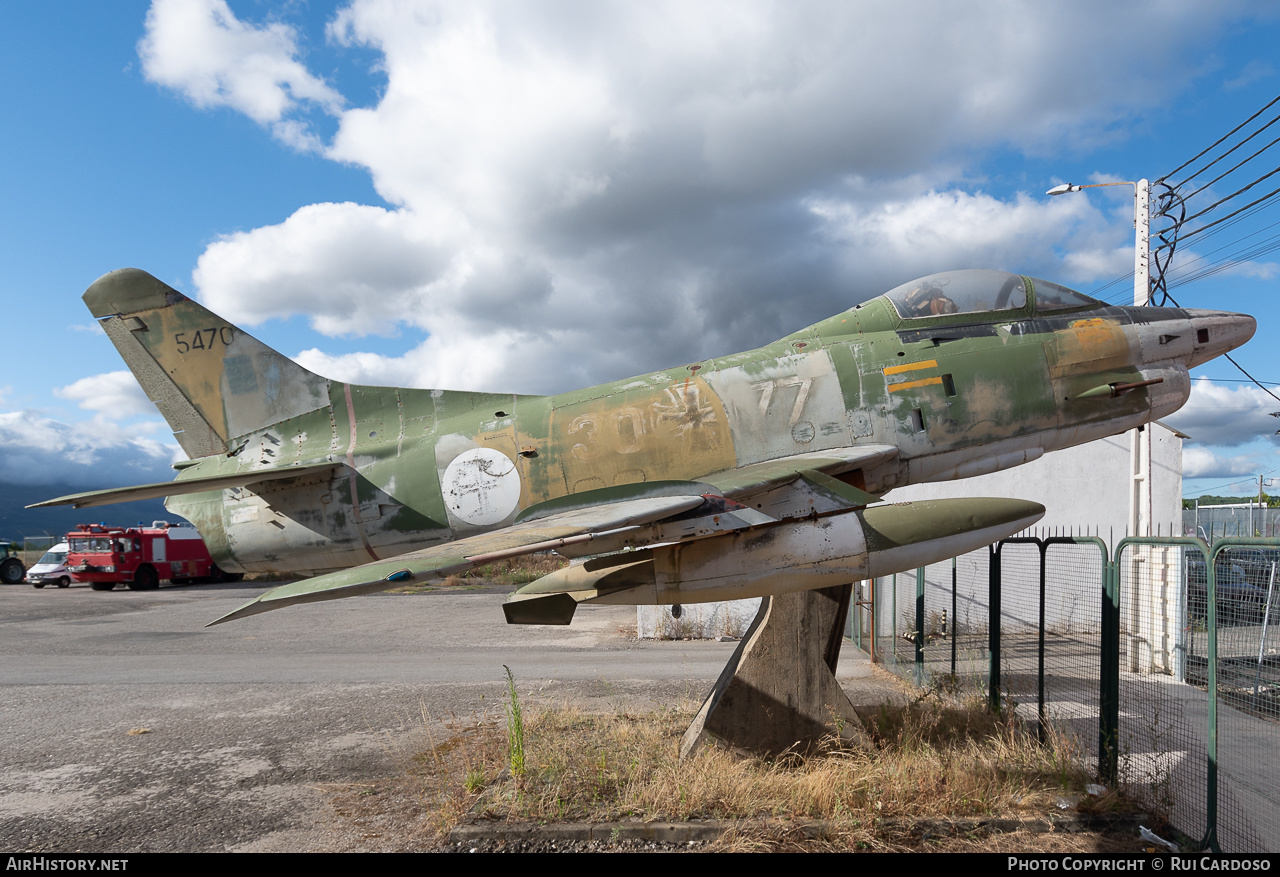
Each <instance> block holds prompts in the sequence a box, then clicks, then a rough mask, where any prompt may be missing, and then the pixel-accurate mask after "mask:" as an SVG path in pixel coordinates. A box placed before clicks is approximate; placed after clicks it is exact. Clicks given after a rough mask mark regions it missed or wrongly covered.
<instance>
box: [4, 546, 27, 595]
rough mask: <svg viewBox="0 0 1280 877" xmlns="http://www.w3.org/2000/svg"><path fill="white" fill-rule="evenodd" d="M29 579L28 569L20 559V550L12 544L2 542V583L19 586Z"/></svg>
mask: <svg viewBox="0 0 1280 877" xmlns="http://www.w3.org/2000/svg"><path fill="white" fill-rule="evenodd" d="M26 577H27V568H26V567H25V566H23V565H22V558H20V557H18V549H17V548H16V547H14V544H13V543H12V542H0V583H2V584H6V585H16V584H19V583H20V582H21V581H22V580H23V579H25V578H26Z"/></svg>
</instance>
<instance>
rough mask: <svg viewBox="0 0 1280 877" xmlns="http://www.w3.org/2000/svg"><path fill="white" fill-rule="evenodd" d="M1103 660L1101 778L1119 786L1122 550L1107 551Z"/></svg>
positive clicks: (1104, 564)
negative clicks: (1109, 557) (1110, 554)
mask: <svg viewBox="0 0 1280 877" xmlns="http://www.w3.org/2000/svg"><path fill="white" fill-rule="evenodd" d="M1103 557H1104V563H1103V587H1102V649H1101V655H1100V656H1099V657H1100V659H1101V661H1102V679H1101V688H1100V690H1099V692H1098V713H1099V716H1098V778H1099V779H1101V780H1102V782H1103V783H1104V784H1106V785H1108V786H1111V787H1113V788H1114V787H1115V786H1116V784H1117V783H1118V781H1119V777H1120V770H1119V757H1120V551H1119V550H1118V549H1117V551H1116V554H1115V559H1114V560H1106V559H1105V558H1106V554H1105V552H1104V553H1103Z"/></svg>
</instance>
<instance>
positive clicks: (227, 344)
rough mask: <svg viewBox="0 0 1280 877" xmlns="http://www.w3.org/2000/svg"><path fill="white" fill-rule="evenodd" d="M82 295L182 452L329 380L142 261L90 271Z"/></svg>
mask: <svg viewBox="0 0 1280 877" xmlns="http://www.w3.org/2000/svg"><path fill="white" fill-rule="evenodd" d="M84 302H85V304H86V305H88V306H89V310H90V311H91V312H92V313H93V315H94V316H95V317H96V318H97V319H98V321H99V322H100V323H101V324H102V328H103V329H104V330H105V331H106V333H107V337H108V338H110V339H111V341H112V343H114V344H115V346H116V349H117V350H119V351H120V355H121V356H122V357H123V358H124V361H125V363H126V364H127V365H128V366H129V370H130V371H132V372H133V375H134V377H135V378H137V379H138V383H139V384H141V385H142V389H143V391H144V392H146V394H147V396H148V398H150V399H151V401H152V402H153V403H155V406H156V407H157V408H158V409H160V413H161V414H162V415H164V419H165V420H166V421H168V423H169V426H170V428H172V429H173V434H174V437H175V438H176V439H177V440H178V443H179V444H180V445H182V449H183V450H184V451H186V452H187V455H188V456H190V457H193V458H194V457H204V456H208V455H210V454H220V453H226V452H227V451H228V450H229V448H230V440H231V439H233V438H235V437H237V436H241V435H245V434H246V433H249V432H252V431H254V430H256V429H260V428H262V427H264V426H268V425H270V424H272V423H276V422H278V421H281V420H286V419H288V418H290V417H296V416H298V415H300V414H305V413H306V412H308V411H314V410H315V409H317V408H323V407H325V406H327V405H328V404H329V382H328V380H327V379H326V378H323V377H321V376H319V375H316V374H312V373H311V372H309V371H307V370H306V369H304V368H303V367H302V366H300V365H298V364H297V363H295V362H294V361H293V360H291V359H289V358H288V357H286V356H283V355H281V354H279V353H277V352H276V351H274V350H272V349H271V348H270V347H267V346H266V345H265V344H263V343H262V342H261V341H258V340H257V339H256V338H254V337H253V336H251V335H249V334H247V333H245V332H242V331H241V330H240V329H238V328H236V327H235V326H233V325H231V324H230V323H228V322H227V321H226V320H224V319H222V318H221V317H219V316H217V315H216V314H214V313H212V312H210V311H208V310H206V309H205V308H203V307H201V306H200V305H198V304H196V303H195V302H194V301H192V300H191V299H189V298H187V297H186V296H185V295H183V294H182V293H180V292H178V291H177V290H175V289H173V288H172V287H170V286H168V285H166V284H165V283H162V282H161V281H159V280H157V279H156V278H154V277H152V276H151V275H150V274H148V273H146V272H145V271H139V270H138V269H136V268H123V269H121V270H119V271H112V272H111V273H110V274H106V275H103V276H102V277H100V278H98V279H97V280H96V281H94V283H93V285H92V286H90V287H89V288H88V289H87V290H86V291H85V294H84Z"/></svg>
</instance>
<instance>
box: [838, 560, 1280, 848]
mask: <svg viewBox="0 0 1280 877" xmlns="http://www.w3.org/2000/svg"><path fill="white" fill-rule="evenodd" d="M1146 541H1149V542H1151V543H1158V544H1138V543H1135V542H1130V541H1128V540H1126V542H1125V543H1123V544H1122V547H1121V549H1120V551H1119V554H1118V556H1116V558H1115V560H1114V562H1113V563H1112V564H1108V563H1107V552H1105V551H1104V550H1103V549H1102V546H1101V544H1100V543H1097V542H1096V540H1095V542H1093V543H1089V542H1087V541H1086V542H1081V543H1076V542H1075V540H1071V539H1064V538H1051V539H1042V540H1035V539H1020V540H1008V541H1006V542H1005V543H1003V544H1002V546H1001V547H1000V549H999V555H998V558H999V562H1000V567H1001V587H1000V605H999V656H1000V662H999V674H1000V691H1001V694H1002V696H1003V697H1004V698H1005V703H1006V705H1009V706H1012V707H1013V708H1014V709H1016V710H1017V712H1018V714H1019V715H1020V716H1022V717H1023V718H1024V719H1029V720H1032V721H1034V720H1035V718H1036V717H1037V716H1038V715H1040V714H1041V713H1040V710H1041V704H1043V716H1044V719H1045V725H1043V726H1042V727H1047V729H1048V732H1049V733H1054V734H1055V739H1056V740H1057V741H1059V742H1061V741H1062V740H1063V739H1064V737H1065V738H1066V739H1069V740H1071V741H1074V745H1075V747H1076V750H1077V752H1078V753H1079V755H1080V757H1081V758H1082V759H1084V760H1087V761H1093V760H1094V758H1095V757H1096V751H1097V744H1098V734H1099V730H1100V723H1101V717H1100V710H1101V706H1100V705H1101V702H1102V700H1103V688H1104V680H1105V679H1106V678H1108V676H1109V675H1110V674H1111V673H1114V674H1116V675H1118V680H1119V685H1118V690H1116V695H1118V702H1119V716H1118V726H1117V728H1116V732H1117V737H1116V741H1117V765H1116V768H1117V771H1118V779H1119V781H1120V783H1121V784H1122V786H1123V787H1124V788H1125V790H1126V792H1127V793H1128V794H1129V795H1130V796H1131V797H1133V798H1135V799H1137V800H1139V801H1141V802H1142V803H1144V804H1146V805H1147V806H1148V807H1150V808H1151V809H1152V810H1153V812H1156V813H1158V814H1160V815H1162V816H1164V817H1165V818H1167V819H1168V820H1169V822H1170V823H1171V824H1172V825H1173V827H1174V828H1175V829H1177V830H1178V831H1179V832H1181V833H1182V834H1183V835H1184V836H1185V837H1186V838H1188V839H1190V840H1191V841H1193V842H1196V841H1200V840H1201V839H1204V838H1206V837H1208V836H1209V829H1210V827H1211V826H1213V827H1214V835H1213V837H1214V838H1215V839H1216V846H1217V847H1218V848H1220V849H1221V850H1223V851H1226V852H1241V853H1244V852H1274V851H1280V759H1277V758H1275V757H1274V753H1275V752H1276V751H1277V750H1280V541H1276V540H1271V541H1264V540H1253V541H1251V542H1250V544H1245V545H1230V544H1228V545H1224V546H1222V547H1221V549H1220V550H1219V553H1218V555H1217V559H1216V561H1215V563H1214V578H1215V583H1216V591H1217V599H1216V600H1215V603H1214V607H1213V608H1214V613H1213V614H1214V616H1216V626H1215V628H1214V630H1213V631H1211V630H1210V628H1209V625H1210V623H1211V618H1210V612H1209V606H1208V576H1207V565H1206V558H1205V556H1204V553H1203V551H1202V550H1201V548H1200V547H1199V545H1198V544H1196V543H1192V542H1191V541H1190V540H1188V542H1187V544H1185V545H1184V544H1179V543H1174V542H1172V541H1170V540H1146ZM1042 550H1043V551H1044V561H1045V562H1044V584H1043V599H1042V598H1041V582H1040V576H1041V551H1042ZM991 557H992V555H991V554H990V553H989V552H987V551H981V552H975V553H973V554H969V555H965V556H963V557H960V558H957V560H956V562H955V567H954V572H953V569H952V564H950V563H944V564H937V565H934V566H931V567H927V568H925V569H924V570H923V571H921V572H919V573H917V572H913V573H900V574H899V575H897V576H889V577H886V578H884V579H880V580H878V581H876V582H874V583H863V584H862V585H861V586H859V591H858V592H857V593H858V599H860V600H861V601H862V607H861V611H860V613H859V618H860V619H861V622H862V626H861V628H860V629H859V630H858V632H857V638H858V641H859V644H861V645H863V648H868V647H869V646H873V647H874V650H875V654H876V659H877V660H878V661H879V662H881V663H882V664H883V665H884V666H886V667H888V668H889V669H891V670H894V671H895V672H897V673H899V674H900V675H902V676H903V677H904V678H907V679H912V680H918V681H919V683H920V684H922V685H926V686H927V685H932V684H937V683H939V682H940V680H941V679H942V678H943V677H945V680H946V684H947V687H948V688H952V689H956V690H958V691H959V692H960V693H962V694H964V693H971V694H975V695H981V694H985V693H986V691H987V686H988V682H989V673H990V664H989V661H990V648H991V646H990V639H989V634H990V625H991V621H992V614H991V609H990V598H989V594H990V591H989V576H988V572H989V569H990V561H991ZM1109 570H1110V571H1111V573H1109V572H1108V571H1109ZM1109 574H1111V575H1114V579H1109V578H1108V576H1109ZM1108 581H1114V583H1115V584H1114V586H1115V587H1116V588H1117V591H1116V595H1117V596H1116V599H1117V600H1118V619H1115V620H1114V621H1113V622H1112V623H1113V624H1117V627H1112V628H1111V629H1112V630H1113V631H1116V630H1117V629H1118V642H1115V641H1114V640H1113V641H1112V642H1115V645H1114V646H1113V647H1112V648H1114V649H1115V651H1114V652H1112V654H1114V655H1116V656H1117V660H1118V666H1116V665H1111V667H1112V669H1111V670H1110V671H1108V668H1107V667H1104V666H1103V655H1104V654H1106V651H1105V649H1104V646H1105V644H1104V643H1103V637H1102V632H1103V630H1104V619H1103V609H1102V605H1103V595H1104V594H1105V593H1106V592H1107V582H1108ZM953 583H954V584H953ZM872 603H874V607H875V619H876V623H875V629H874V631H873V630H872V626H871V621H870V619H871V616H872V613H871V612H870V611H869V610H870V608H871V604H872ZM918 619H923V624H922V625H921V621H920V620H918ZM918 626H922V627H923V631H924V637H923V640H922V642H923V646H922V648H921V649H920V650H919V653H918V655H917V648H916V639H917V636H918V634H917V628H918ZM1211 634H1212V636H1211ZM873 636H874V640H873V641H872V637H873ZM1211 641H1212V644H1213V648H1216V659H1214V656H1213V653H1212V652H1211ZM917 657H919V660H917ZM1111 678H1115V676H1112V677H1111ZM1211 680H1212V685H1213V687H1214V690H1215V691H1216V700H1213V701H1211V700H1210V695H1209V688H1210V684H1211ZM1215 721H1216V725H1215ZM1211 727H1216V728H1217V741H1218V742H1217V749H1216V750H1215V749H1214V748H1213V745H1212V744H1211V742H1210V733H1209V729H1210V728H1211ZM1215 770H1216V773H1215Z"/></svg>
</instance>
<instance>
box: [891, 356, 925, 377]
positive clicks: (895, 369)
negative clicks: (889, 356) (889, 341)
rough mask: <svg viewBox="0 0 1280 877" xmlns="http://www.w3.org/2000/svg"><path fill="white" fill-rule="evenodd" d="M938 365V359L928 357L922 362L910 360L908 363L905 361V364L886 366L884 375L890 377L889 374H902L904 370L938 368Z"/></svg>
mask: <svg viewBox="0 0 1280 877" xmlns="http://www.w3.org/2000/svg"><path fill="white" fill-rule="evenodd" d="M937 367H938V361H937V360H936V359H926V360H924V361H922V362H908V363H904V364H903V365H890V366H886V367H885V369H884V375H885V377H888V376H889V375H900V374H902V373H903V372H913V371H918V370H919V369H922V368H937Z"/></svg>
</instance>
